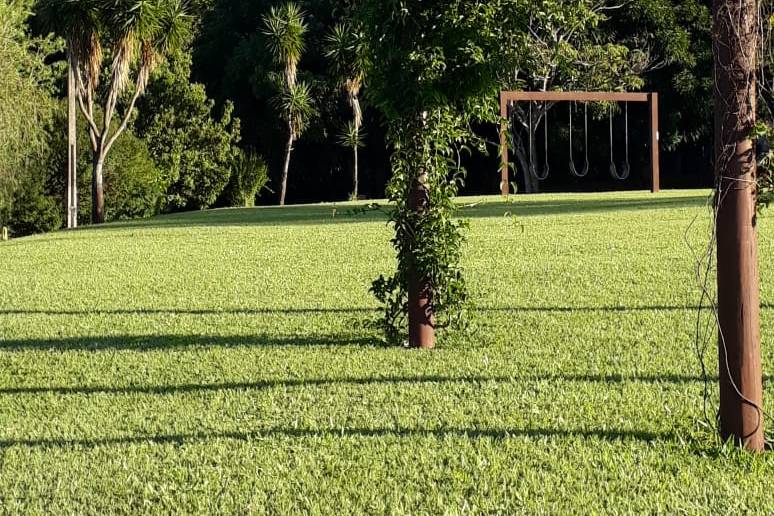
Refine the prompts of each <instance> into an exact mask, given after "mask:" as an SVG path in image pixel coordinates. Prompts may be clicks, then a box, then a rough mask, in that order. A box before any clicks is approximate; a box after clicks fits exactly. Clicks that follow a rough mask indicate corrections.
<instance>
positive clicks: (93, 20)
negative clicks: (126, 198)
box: [41, 0, 191, 224]
mask: <svg viewBox="0 0 774 516" xmlns="http://www.w3.org/2000/svg"><path fill="white" fill-rule="evenodd" d="M41 15H42V16H43V17H44V18H45V19H47V20H48V21H49V24H50V25H51V26H52V28H53V31H54V32H56V33H57V34H59V35H61V36H62V37H64V38H65V40H66V41H67V43H68V50H69V52H68V54H69V57H70V59H71V61H70V66H72V67H74V68H75V70H76V73H75V81H76V84H77V88H76V90H77V94H76V97H77V101H78V106H79V107H80V110H81V113H82V114H83V116H84V118H85V119H86V123H87V125H88V130H89V141H90V144H91V150H92V181H91V196H92V212H91V218H92V222H93V223H95V224H100V223H102V222H104V221H105V197H104V186H103V177H102V170H103V168H104V164H105V159H106V158H107V156H108V153H109V152H110V149H111V148H112V147H113V145H114V144H115V142H116V140H117V139H118V138H119V137H120V136H121V134H122V133H123V132H124V131H125V130H126V128H127V126H128V124H129V121H130V119H131V117H132V114H133V112H134V107H135V104H136V103H137V99H138V98H139V97H140V95H142V94H143V93H144V92H145V88H146V86H147V85H148V80H149V78H150V74H151V72H152V71H153V70H154V68H155V67H156V66H157V65H158V64H159V62H160V61H161V60H162V59H164V57H165V56H166V55H168V54H169V53H170V52H171V51H173V50H175V49H177V48H180V47H181V46H182V45H183V44H184V43H185V42H186V41H187V39H188V37H189V35H190V26H191V23H190V16H189V15H188V2H187V1H186V0H42V1H41ZM103 46H104V47H106V48H107V49H108V52H105V53H103ZM106 55H107V57H108V59H109V71H110V73H109V75H108V77H109V79H108V80H109V83H108V84H107V87H106V88H105V94H104V97H102V103H101V105H100V111H101V113H100V114H101V119H100V118H99V117H98V113H97V110H96V109H95V104H96V103H97V102H98V99H97V96H98V91H97V86H98V85H99V79H100V75H101V72H102V68H103V60H104V58H105V56H106ZM133 70H134V73H132V71H133ZM127 93H128V94H129V96H128V102H126V103H124V104H125V108H124V109H123V113H121V114H120V116H119V113H118V111H119V109H118V108H119V104H122V102H121V101H122V100H123V99H124V96H125V94H127ZM115 117H118V118H119V123H118V126H117V127H115V128H113V119H114V118H115Z"/></svg>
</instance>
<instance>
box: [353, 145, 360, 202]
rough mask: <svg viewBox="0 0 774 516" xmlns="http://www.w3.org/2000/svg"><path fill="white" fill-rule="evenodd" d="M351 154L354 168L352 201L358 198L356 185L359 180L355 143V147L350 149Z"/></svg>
mask: <svg viewBox="0 0 774 516" xmlns="http://www.w3.org/2000/svg"><path fill="white" fill-rule="evenodd" d="M352 154H353V158H354V170H353V182H354V185H353V186H354V187H353V190H352V200H353V201H357V199H358V186H359V185H358V182H359V181H358V171H357V168H358V163H357V159H358V158H357V145H355V147H354V148H353V149H352Z"/></svg>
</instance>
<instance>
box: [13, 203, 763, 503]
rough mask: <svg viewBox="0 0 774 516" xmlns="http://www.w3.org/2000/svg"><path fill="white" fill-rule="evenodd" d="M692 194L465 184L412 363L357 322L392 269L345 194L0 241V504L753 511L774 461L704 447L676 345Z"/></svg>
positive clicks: (702, 211) (684, 298) (688, 371)
mask: <svg viewBox="0 0 774 516" xmlns="http://www.w3.org/2000/svg"><path fill="white" fill-rule="evenodd" d="M708 195H709V191H687V192H663V193H662V194H660V195H659V196H655V197H654V196H652V195H650V194H645V193H639V192H637V193H625V194H621V193H616V194H592V195H577V194H576V195H542V196H540V197H529V196H524V197H519V198H517V199H516V200H514V202H503V201H502V199H501V198H500V197H489V198H466V199H464V201H462V202H464V204H465V206H464V207H462V208H461V209H460V214H461V215H462V216H464V217H467V218H469V219H470V221H471V222H470V230H469V232H468V241H469V243H468V244H467V245H466V246H465V248H464V253H463V263H464V264H465V268H466V274H467V276H468V281H469V285H470V289H471V294H472V295H474V296H475V297H476V300H477V305H478V308H477V309H476V310H473V311H471V313H470V314H469V320H470V333H456V332H449V333H447V334H446V336H445V338H444V342H443V349H440V350H439V351H438V352H437V353H433V354H432V356H428V355H426V354H417V353H406V352H405V351H403V350H401V349H393V348H385V347H381V346H378V335H376V334H375V333H372V332H369V331H364V330H363V329H362V328H360V327H359V326H358V325H357V323H358V322H359V321H361V320H363V319H364V318H366V317H368V316H369V315H370V314H371V313H373V311H374V310H376V309H377V304H376V302H375V301H374V299H373V298H372V297H371V296H370V295H369V294H368V293H367V292H365V291H364V289H363V282H364V281H365V280H366V279H368V278H370V277H373V276H374V275H375V274H378V272H379V271H381V270H383V269H385V268H387V267H390V266H391V263H392V262H393V259H394V258H393V254H392V252H391V248H390V246H389V244H388V241H389V239H390V237H391V231H390V230H389V229H388V228H386V227H385V224H384V217H383V216H381V214H380V213H378V212H371V213H370V214H369V215H368V216H366V217H363V218H350V217H347V216H345V215H344V210H346V209H349V208H350V207H354V206H362V204H348V203H342V204H338V205H337V207H338V208H339V215H337V216H336V217H335V218H333V217H332V216H331V206H330V205H327V206H324V205H317V206H304V207H289V208H285V209H278V208H258V209H253V210H216V211H207V212H192V213H181V214H174V215H170V216H163V217H157V218H154V219H152V220H147V221H141V222H136V223H135V222H128V223H121V224H117V225H111V226H107V227H103V228H94V229H89V230H87V231H76V232H65V233H59V234H52V235H45V236H42V237H36V238H33V239H23V240H17V241H15V242H13V243H11V245H6V244H2V243H0V264H2V267H0V421H2V425H0V426H1V428H0V442H1V443H2V454H3V455H2V457H3V459H2V461H0V499H2V500H3V504H4V506H3V509H4V510H8V512H18V513H25V514H36V513H41V514H43V513H56V514H83V513H86V514H114V513H122V514H137V513H143V514H162V513H163V514H167V513H185V514H200V513H219V514H235V513H237V514H244V513H250V512H255V513H258V514H262V513H266V514H282V515H284V514H329V513H335V514H347V515H349V514H418V515H421V514H447V513H451V514H464V513H473V514H556V515H572V514H579V513H582V514H610V513H619V514H653V513H678V514H716V515H725V514H761V513H762V514H771V513H772V512H774V497H772V496H771V494H772V489H774V454H772V453H766V454H760V455H759V456H755V457H753V456H750V455H749V454H746V453H744V452H741V451H734V450H730V449H722V448H719V447H718V446H716V445H715V441H714V440H713V438H712V437H711V436H710V435H709V431H707V430H704V429H702V426H701V425H700V421H701V420H702V419H703V415H702V380H701V375H700V373H699V371H698V367H697V365H696V359H695V354H694V350H693V349H692V346H690V345H680V343H690V342H691V339H692V338H693V331H694V328H693V324H692V323H693V321H694V320H695V315H696V311H695V310H696V309H695V303H696V300H697V296H696V292H695V289H694V288H693V284H694V279H693V257H692V256H691V255H690V253H688V252H686V247H685V238H686V237H688V238H690V239H691V241H692V242H695V243H696V244H699V243H701V242H704V241H705V237H706V227H705V225H704V224H696V225H694V226H693V231H691V232H689V234H687V235H686V228H688V227H690V226H691V222H692V221H693V220H694V218H695V217H697V216H699V217H702V220H707V221H708V219H709V214H708V213H707V210H706V207H705V203H706V199H707V197H708ZM506 212H512V213H513V214H514V215H515V216H516V217H517V220H518V222H519V223H518V225H514V224H512V223H511V221H510V220H509V219H508V218H504V217H503V215H504V214H505V213H506ZM705 217H706V218H705ZM759 231H760V236H761V239H760V240H761V242H760V244H761V249H760V252H761V256H769V257H770V256H774V224H772V220H771V219H770V218H769V217H766V216H764V217H761V219H760V224H759ZM343 250H346V258H344V257H343V256H342V252H343ZM665 264H667V265H668V266H665ZM95 272H96V273H97V277H95ZM760 272H761V279H762V280H763V281H762V284H763V285H764V288H763V290H762V291H761V302H762V312H761V315H762V328H761V338H762V341H763V342H764V343H768V342H774V290H773V289H771V288H768V287H766V286H767V285H768V286H769V287H770V286H771V285H772V281H774V263H773V262H772V260H763V261H762V262H761V269H760ZM95 286H96V287H97V288H95ZM707 315H710V314H709V313H708V314H707ZM710 347H711V348H712V346H710ZM714 351H715V350H714V349H711V350H710V352H709V354H710V355H715V354H716V353H715V352H714ZM761 351H762V353H763V365H764V374H765V376H766V378H768V379H769V381H766V382H765V383H764V389H765V398H766V399H767V400H772V399H774V382H772V381H771V380H770V379H771V378H772V374H774V346H770V345H764V346H762V350H761ZM716 365H717V362H716V358H711V365H710V367H711V368H714V367H716ZM712 392H713V395H716V391H715V390H714V389H712ZM767 428H769V430H768V431H769V432H770V429H771V427H770V426H768V427H767ZM769 435H771V434H769Z"/></svg>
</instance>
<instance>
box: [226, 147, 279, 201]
mask: <svg viewBox="0 0 774 516" xmlns="http://www.w3.org/2000/svg"><path fill="white" fill-rule="evenodd" d="M268 182H269V169H268V167H267V166H266V162H265V161H264V160H263V158H262V157H261V156H260V155H258V154H257V153H256V152H255V151H240V152H239V155H238V156H237V157H236V159H235V160H234V165H233V167H232V170H231V180H230V182H229V184H228V187H227V188H226V192H225V194H226V197H227V200H226V202H227V203H228V205H229V206H233V207H244V208H252V207H253V206H255V198H256V196H257V195H258V194H259V193H260V192H261V190H263V189H264V188H265V187H266V185H267V184H268Z"/></svg>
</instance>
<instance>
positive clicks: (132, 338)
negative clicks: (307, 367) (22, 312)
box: [0, 334, 377, 351]
mask: <svg viewBox="0 0 774 516" xmlns="http://www.w3.org/2000/svg"><path fill="white" fill-rule="evenodd" d="M375 344H377V343H376V341H375V339H373V338H369V337H364V336H359V337H358V336H352V335H314V336H292V335H285V336H283V335H268V334H264V335H229V336H223V335H116V336H105V337H70V338H59V339H16V340H14V339H6V340H3V341H0V351H29V350H40V351H104V350H112V351H116V350H136V351H153V350H166V349H180V348H195V347H202V348H204V347H288V346H299V347H314V346H370V345H375Z"/></svg>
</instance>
